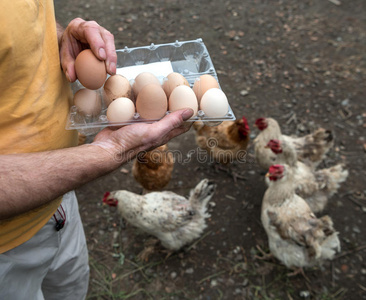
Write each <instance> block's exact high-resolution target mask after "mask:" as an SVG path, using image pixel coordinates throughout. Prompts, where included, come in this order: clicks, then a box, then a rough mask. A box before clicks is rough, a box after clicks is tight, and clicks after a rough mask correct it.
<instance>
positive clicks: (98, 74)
mask: <svg viewBox="0 0 366 300" xmlns="http://www.w3.org/2000/svg"><path fill="white" fill-rule="evenodd" d="M75 71H76V76H77V78H78V79H79V81H80V83H81V84H82V85H83V86H84V87H86V88H88V89H91V90H97V89H99V88H101V87H102V86H103V84H104V82H105V80H106V78H107V71H106V69H105V64H104V61H101V60H99V59H98V58H96V56H95V55H94V54H93V52H92V51H91V50H90V49H86V50H83V51H81V52H80V53H79V55H78V56H77V57H76V60H75Z"/></svg>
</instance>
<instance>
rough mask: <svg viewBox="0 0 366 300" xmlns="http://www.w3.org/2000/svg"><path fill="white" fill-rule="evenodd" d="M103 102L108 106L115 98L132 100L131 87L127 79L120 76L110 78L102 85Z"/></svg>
mask: <svg viewBox="0 0 366 300" xmlns="http://www.w3.org/2000/svg"><path fill="white" fill-rule="evenodd" d="M104 92H105V94H104V95H105V97H104V102H105V104H106V105H107V106H108V105H109V104H110V103H111V102H112V101H113V100H115V99H117V98H122V97H125V98H129V99H131V100H132V98H133V96H132V87H131V85H130V82H129V81H128V79H127V78H126V77H124V76H122V75H118V74H116V75H112V76H110V77H109V78H108V79H107V81H106V82H105V84H104Z"/></svg>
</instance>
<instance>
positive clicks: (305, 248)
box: [261, 164, 340, 271]
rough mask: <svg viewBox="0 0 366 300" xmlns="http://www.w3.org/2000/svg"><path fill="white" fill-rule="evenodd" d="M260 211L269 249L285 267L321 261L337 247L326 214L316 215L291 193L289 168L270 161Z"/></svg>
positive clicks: (334, 251)
mask: <svg viewBox="0 0 366 300" xmlns="http://www.w3.org/2000/svg"><path fill="white" fill-rule="evenodd" d="M266 176H268V177H269V180H270V183H269V187H268V189H267V190H266V192H265V194H264V197H263V202H262V211H261V221H262V224H263V227H264V229H265V231H266V233H267V236H268V242H269V248H270V251H271V253H272V254H273V255H274V256H275V257H276V258H277V259H278V260H280V261H281V262H282V263H283V264H284V265H285V266H286V267H288V268H291V269H297V270H298V271H302V268H303V267H311V266H314V265H321V264H322V262H324V261H325V260H327V259H332V258H334V256H335V254H336V253H337V252H339V251H340V241H339V238H338V233H337V232H336V231H335V229H334V228H333V222H332V220H331V218H330V217H329V216H323V217H321V218H317V217H316V216H315V215H314V214H313V212H312V211H311V209H310V207H309V205H308V204H307V202H306V201H305V200H304V199H303V198H301V197H300V196H298V195H296V194H295V186H294V181H293V174H292V169H291V168H290V167H289V166H288V165H285V164H284V165H273V166H271V167H270V168H269V171H268V173H267V175H266Z"/></svg>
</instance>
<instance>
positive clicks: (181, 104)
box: [169, 85, 198, 117]
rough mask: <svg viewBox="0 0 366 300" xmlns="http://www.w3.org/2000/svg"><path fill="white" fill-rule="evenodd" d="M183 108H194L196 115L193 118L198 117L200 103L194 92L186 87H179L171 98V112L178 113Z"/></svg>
mask: <svg viewBox="0 0 366 300" xmlns="http://www.w3.org/2000/svg"><path fill="white" fill-rule="evenodd" d="M182 108H192V109H193V111H194V113H193V116H192V117H194V116H196V115H197V112H198V101H197V97H196V95H195V93H194V92H193V90H192V89H191V88H190V87H188V86H186V85H180V86H177V87H176V88H175V89H174V90H173V91H172V93H171V94H170V97H169V110H170V111H176V110H179V109H182Z"/></svg>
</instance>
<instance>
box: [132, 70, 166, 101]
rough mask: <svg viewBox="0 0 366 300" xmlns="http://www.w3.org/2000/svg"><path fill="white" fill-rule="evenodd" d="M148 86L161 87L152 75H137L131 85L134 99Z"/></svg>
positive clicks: (148, 73)
mask: <svg viewBox="0 0 366 300" xmlns="http://www.w3.org/2000/svg"><path fill="white" fill-rule="evenodd" d="M148 84H156V85H158V86H161V84H160V81H159V79H158V78H157V77H156V76H155V75H154V74H153V73H150V72H142V73H140V74H139V75H137V76H136V78H135V81H134V83H133V85H132V88H133V93H134V95H135V97H137V96H138V94H139V92H140V91H141V90H142V88H143V87H144V86H145V85H148Z"/></svg>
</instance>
